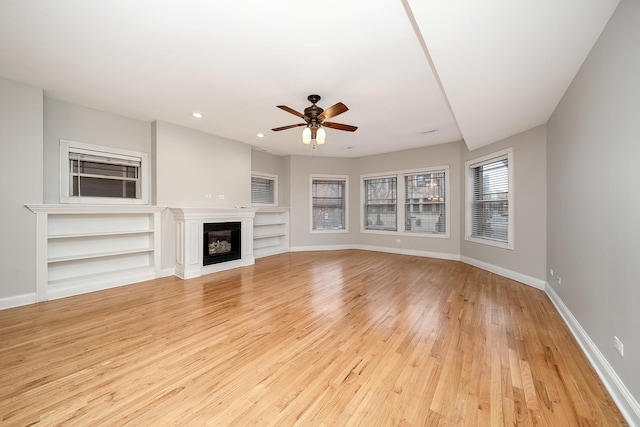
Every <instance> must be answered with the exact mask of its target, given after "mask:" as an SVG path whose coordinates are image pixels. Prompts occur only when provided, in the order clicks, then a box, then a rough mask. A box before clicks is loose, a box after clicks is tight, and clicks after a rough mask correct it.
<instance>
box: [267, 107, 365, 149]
mask: <svg viewBox="0 0 640 427" xmlns="http://www.w3.org/2000/svg"><path fill="white" fill-rule="evenodd" d="M307 99H308V100H309V101H310V102H311V104H312V105H311V106H310V107H307V108H305V109H304V114H302V113H299V112H297V111H296V110H294V109H293V108H289V107H287V106H286V105H278V108H280V109H282V110H284V111H286V112H288V113H291V114H293V115H294V116H298V117H300V118H301V119H304V121H305V123H298V124H295V125H288V126H282V127H279V128H274V129H272V130H273V131H275V132H278V131H281V130H285V129H291V128H297V127H300V126H305V128H304V130H303V131H302V143H303V144H311V140H315V141H316V144H318V145H322V144H324V140H325V132H324V129H323V127H328V128H331V129H338V130H346V131H347V132H355V130H356V129H358V127H357V126H351V125H345V124H342V123H335V122H326V121H325V120H326V119H330V118H332V117H335V116H337V115H338V114H342V113H344V112H345V111H348V110H349V109H348V108H347V106H346V105H344V104H343V103H342V102H338V103H337V104H335V105H332V106H331V107H329V108H327V109H326V110H323V109H322V108H320V107H318V106H317V105H316V103H317V102H318V101H320V95H309V96H308V97H307Z"/></svg>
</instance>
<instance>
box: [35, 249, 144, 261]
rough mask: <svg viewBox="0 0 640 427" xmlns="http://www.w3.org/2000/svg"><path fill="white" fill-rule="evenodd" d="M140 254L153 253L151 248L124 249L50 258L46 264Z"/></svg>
mask: <svg viewBox="0 0 640 427" xmlns="http://www.w3.org/2000/svg"><path fill="white" fill-rule="evenodd" d="M142 252H153V248H141V249H125V250H121V251H109V252H96V253H92V254H88V253H85V254H78V255H67V256H59V257H51V258H48V259H47V262H48V263H49V264H51V263H55V262H67V261H76V260H80V259H90V258H107V257H114V256H119V255H129V254H139V253H142Z"/></svg>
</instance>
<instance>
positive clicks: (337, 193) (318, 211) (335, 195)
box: [311, 178, 346, 230]
mask: <svg viewBox="0 0 640 427" xmlns="http://www.w3.org/2000/svg"><path fill="white" fill-rule="evenodd" d="M311 195H312V196H311V199H312V207H311V210H312V212H311V217H312V225H311V229H312V230H346V180H345V179H331V178H322V179H319V178H312V182H311Z"/></svg>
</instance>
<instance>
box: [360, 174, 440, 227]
mask: <svg viewBox="0 0 640 427" xmlns="http://www.w3.org/2000/svg"><path fill="white" fill-rule="evenodd" d="M362 185H363V192H362V194H363V195H362V206H363V223H362V232H370V233H377V232H380V233H385V232H392V233H396V234H410V235H415V236H430V237H449V209H448V203H449V200H448V191H449V190H448V187H449V167H448V166H439V167H435V168H432V167H430V168H424V169H416V170H409V171H399V172H391V173H389V172H387V173H385V174H384V175H367V176H363V177H362Z"/></svg>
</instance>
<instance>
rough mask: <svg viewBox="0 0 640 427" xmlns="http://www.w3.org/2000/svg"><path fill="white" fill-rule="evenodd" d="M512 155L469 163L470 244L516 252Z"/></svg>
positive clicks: (486, 158)
mask: <svg viewBox="0 0 640 427" xmlns="http://www.w3.org/2000/svg"><path fill="white" fill-rule="evenodd" d="M512 168H513V162H512V151H511V150H510V149H509V150H505V151H504V152H501V153H496V154H494V155H491V156H488V157H485V158H482V159H476V160H475V161H472V162H467V180H468V185H469V191H468V209H467V238H468V240H475V241H480V242H482V243H489V244H494V245H495V246H502V247H506V248H510V249H511V248H512V244H513V232H512V230H513V215H512V212H513V204H512V202H511V200H512V185H513V183H512V178H511V177H512Z"/></svg>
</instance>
